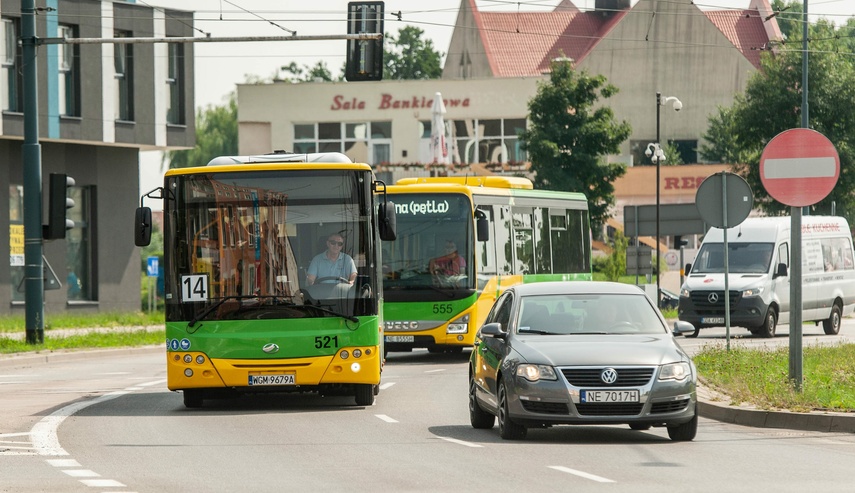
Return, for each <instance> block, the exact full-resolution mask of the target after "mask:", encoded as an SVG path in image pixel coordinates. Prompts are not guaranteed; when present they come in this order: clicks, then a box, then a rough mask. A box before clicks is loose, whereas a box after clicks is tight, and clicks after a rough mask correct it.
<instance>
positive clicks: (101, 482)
mask: <svg viewBox="0 0 855 493" xmlns="http://www.w3.org/2000/svg"><path fill="white" fill-rule="evenodd" d="M80 482H81V483H83V484H85V485H86V486H91V487H93V488H124V487H125V485H124V484H122V483H120V482H118V481H116V480H114V479H81V480H80Z"/></svg>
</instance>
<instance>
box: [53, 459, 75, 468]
mask: <svg viewBox="0 0 855 493" xmlns="http://www.w3.org/2000/svg"><path fill="white" fill-rule="evenodd" d="M45 462H47V463H48V464H50V465H52V466H53V467H80V463H79V462H77V461H76V460H74V459H48V460H46V461H45Z"/></svg>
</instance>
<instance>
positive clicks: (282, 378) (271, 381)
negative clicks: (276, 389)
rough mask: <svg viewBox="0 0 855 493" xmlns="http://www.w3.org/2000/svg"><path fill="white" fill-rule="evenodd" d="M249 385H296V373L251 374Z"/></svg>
mask: <svg viewBox="0 0 855 493" xmlns="http://www.w3.org/2000/svg"><path fill="white" fill-rule="evenodd" d="M249 385H295V382H294V374H293V373H281V374H276V375H250V376H249Z"/></svg>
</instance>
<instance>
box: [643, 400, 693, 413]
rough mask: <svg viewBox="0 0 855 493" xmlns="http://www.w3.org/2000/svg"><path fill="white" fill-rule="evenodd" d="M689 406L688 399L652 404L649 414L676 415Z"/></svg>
mask: <svg viewBox="0 0 855 493" xmlns="http://www.w3.org/2000/svg"><path fill="white" fill-rule="evenodd" d="M688 405H689V399H681V400H679V401H668V402H654V403H653V404H652V405H651V406H650V414H663V413H676V412H678V411H682V410H683V409H686V406H688Z"/></svg>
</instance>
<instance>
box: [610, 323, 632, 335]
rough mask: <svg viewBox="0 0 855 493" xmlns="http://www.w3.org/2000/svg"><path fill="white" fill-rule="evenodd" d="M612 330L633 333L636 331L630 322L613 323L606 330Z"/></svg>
mask: <svg viewBox="0 0 855 493" xmlns="http://www.w3.org/2000/svg"><path fill="white" fill-rule="evenodd" d="M612 329H615V330H618V329H630V330H632V331H633V332H635V331H636V330H638V327H636V326H635V324H633V323H632V322H627V321H621V322H615V323H613V324H611V325H609V329H608V330H612Z"/></svg>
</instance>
